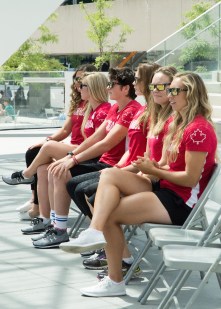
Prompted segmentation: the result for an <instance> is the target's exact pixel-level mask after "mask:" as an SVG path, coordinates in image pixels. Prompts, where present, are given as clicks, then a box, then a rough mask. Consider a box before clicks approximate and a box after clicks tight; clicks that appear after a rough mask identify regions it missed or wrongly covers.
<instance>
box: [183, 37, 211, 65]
mask: <svg viewBox="0 0 221 309" xmlns="http://www.w3.org/2000/svg"><path fill="white" fill-rule="evenodd" d="M215 56H216V48H215V46H214V45H212V44H211V45H210V44H208V42H207V41H205V40H201V39H198V40H194V42H193V43H191V44H190V45H189V46H188V47H187V48H184V49H183V51H182V54H181V56H180V61H181V63H183V64H186V63H188V62H190V61H193V60H195V59H197V60H204V59H207V60H212V59H214V58H215Z"/></svg>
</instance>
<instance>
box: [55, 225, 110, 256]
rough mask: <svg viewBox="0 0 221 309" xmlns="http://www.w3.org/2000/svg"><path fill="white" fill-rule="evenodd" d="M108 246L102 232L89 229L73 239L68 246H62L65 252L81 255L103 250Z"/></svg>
mask: <svg viewBox="0 0 221 309" xmlns="http://www.w3.org/2000/svg"><path fill="white" fill-rule="evenodd" d="M105 244H106V240H105V238H104V235H103V233H102V232H99V231H97V230H96V231H95V230H94V229H91V228H88V229H86V230H85V231H83V232H81V233H80V235H79V237H78V238H75V239H72V240H71V241H70V242H69V243H67V244H61V245H60V248H61V249H62V250H63V251H66V252H70V253H81V252H84V251H90V250H93V249H102V248H104V246H105Z"/></svg>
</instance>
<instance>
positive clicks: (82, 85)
mask: <svg viewBox="0 0 221 309" xmlns="http://www.w3.org/2000/svg"><path fill="white" fill-rule="evenodd" d="M83 87H88V85H86V84H80V89H83Z"/></svg>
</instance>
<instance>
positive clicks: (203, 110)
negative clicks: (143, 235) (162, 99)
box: [165, 72, 214, 162]
mask: <svg viewBox="0 0 221 309" xmlns="http://www.w3.org/2000/svg"><path fill="white" fill-rule="evenodd" d="M175 78H180V79H181V81H182V83H183V87H184V88H186V89H187V92H186V101H187V105H186V106H185V107H184V108H183V109H182V117H181V114H180V113H179V112H174V118H173V122H172V123H171V124H170V128H169V132H168V135H167V137H166V139H165V149H168V147H169V146H170V145H171V143H173V147H170V148H171V151H170V154H169V158H168V159H169V162H173V161H175V160H176V157H177V151H178V148H179V145H180V141H181V139H182V136H183V132H184V130H185V128H186V126H187V125H188V124H189V123H191V122H192V121H193V120H194V118H195V117H196V116H197V115H202V116H203V117H204V118H205V119H207V121H208V122H209V123H211V124H212V126H213V127H214V125H213V122H212V119H211V114H212V108H211V105H210V102H209V99H208V95H207V90H206V87H205V84H204V82H203V80H202V79H201V77H200V76H199V75H198V74H196V73H192V72H185V73H178V74H176V75H175V76H174V79H175Z"/></svg>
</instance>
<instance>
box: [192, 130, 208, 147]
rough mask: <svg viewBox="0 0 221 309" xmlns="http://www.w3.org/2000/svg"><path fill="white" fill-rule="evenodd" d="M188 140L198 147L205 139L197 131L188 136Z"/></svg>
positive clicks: (204, 136)
mask: <svg viewBox="0 0 221 309" xmlns="http://www.w3.org/2000/svg"><path fill="white" fill-rule="evenodd" d="M190 138H191V139H192V141H193V142H194V143H196V144H197V145H199V143H203V142H204V140H205V139H206V134H205V133H203V132H202V131H201V130H200V129H197V130H195V131H194V132H193V133H192V134H191V135H190Z"/></svg>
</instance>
